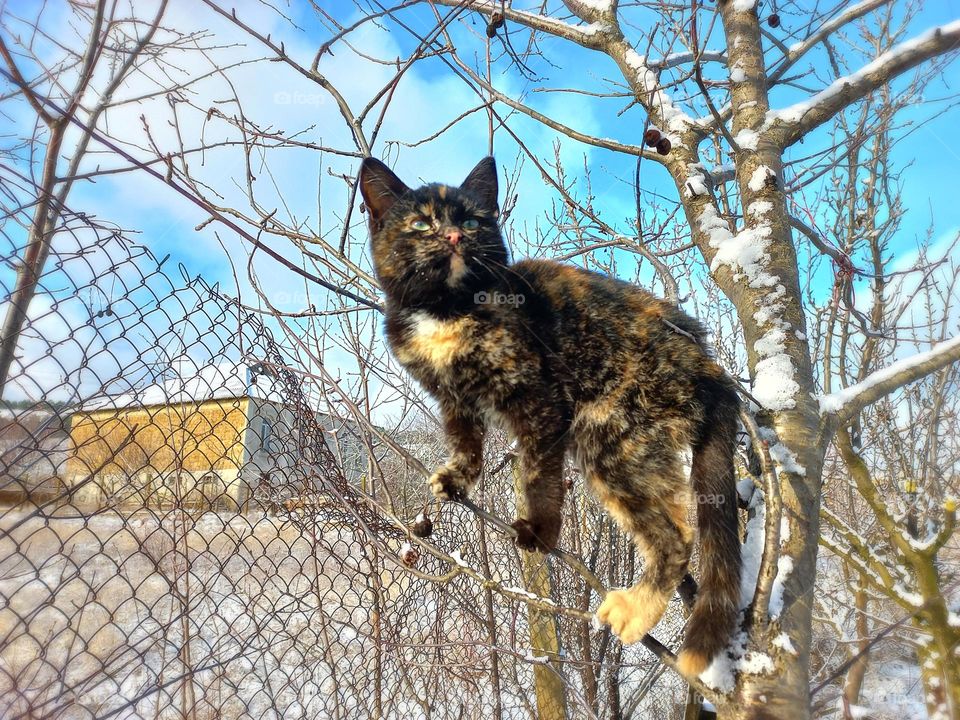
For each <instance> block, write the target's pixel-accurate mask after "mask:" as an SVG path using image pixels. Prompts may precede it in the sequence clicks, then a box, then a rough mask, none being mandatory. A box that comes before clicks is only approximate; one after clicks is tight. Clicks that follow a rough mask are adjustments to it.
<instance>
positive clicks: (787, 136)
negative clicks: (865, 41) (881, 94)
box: [765, 20, 960, 147]
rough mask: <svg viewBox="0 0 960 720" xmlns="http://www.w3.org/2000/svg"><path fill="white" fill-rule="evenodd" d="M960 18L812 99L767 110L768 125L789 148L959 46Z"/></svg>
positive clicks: (932, 30)
mask: <svg viewBox="0 0 960 720" xmlns="http://www.w3.org/2000/svg"><path fill="white" fill-rule="evenodd" d="M958 43H960V20H956V21H954V22H951V23H947V24H946V25H941V26H939V27H935V28H931V29H930V30H928V31H927V32H925V33H923V34H922V35H919V36H917V37H915V38H913V39H912V40H907V41H906V42H903V43H901V44H900V45H898V46H896V47H894V48H891V49H890V50H888V51H887V52H885V53H883V54H882V55H881V56H880V57H878V58H877V59H876V60H874V61H873V62H871V63H869V64H867V65H865V66H864V67H862V68H860V69H859V70H857V71H856V72H854V73H851V74H850V75H845V76H844V77H841V78H838V79H837V80H835V81H834V82H833V83H832V84H831V85H830V86H829V87H827V88H824V89H823V90H821V91H820V92H819V93H817V94H816V95H814V96H813V97H812V98H810V99H809V100H803V101H801V102H798V103H796V104H794V105H791V106H790V107H786V108H783V109H782V110H770V111H769V112H767V118H766V122H765V126H766V127H768V128H770V129H771V130H772V132H773V133H774V134H775V135H777V136H779V138H780V141H781V142H782V143H783V145H784V146H785V147H786V146H788V145H792V144H793V143H795V142H797V141H798V140H799V139H800V138H801V137H803V136H804V135H805V134H807V133H808V132H810V131H811V130H813V129H814V128H815V127H818V126H820V125H822V124H823V123H825V122H827V121H828V120H829V119H830V118H832V117H833V116H834V115H836V114H837V113H839V112H840V111H841V110H843V109H844V108H846V107H848V106H849V105H851V104H853V103H855V102H856V101H857V100H860V99H861V98H863V97H865V96H866V95H867V94H869V93H870V92H872V91H873V90H876V89H877V88H879V87H880V86H881V85H884V84H885V83H888V82H890V81H891V80H892V79H893V78H895V77H896V76H897V75H900V74H901V73H904V72H906V71H907V70H910V69H911V68H914V67H916V66H917V65H919V64H920V63H922V62H925V61H927V60H930V59H932V58H935V57H938V56H940V55H943V54H945V53H948V52H950V51H952V50H955V49H957V45H958Z"/></svg>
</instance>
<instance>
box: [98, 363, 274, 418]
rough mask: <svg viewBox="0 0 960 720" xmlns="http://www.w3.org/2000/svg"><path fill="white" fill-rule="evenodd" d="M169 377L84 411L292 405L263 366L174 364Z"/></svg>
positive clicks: (107, 398)
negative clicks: (245, 402) (242, 402)
mask: <svg viewBox="0 0 960 720" xmlns="http://www.w3.org/2000/svg"><path fill="white" fill-rule="evenodd" d="M164 375H166V376H167V377H165V378H163V379H161V380H160V381H158V382H156V383H152V384H150V385H145V386H143V387H140V388H133V389H131V390H129V391H127V392H123V393H119V394H115V395H100V396H95V397H92V398H90V399H88V400H87V401H85V402H84V403H83V404H82V405H81V406H80V411H81V412H91V411H96V410H111V409H120V408H129V407H145V406H153V405H178V404H182V403H202V402H208V401H211V400H229V399H234V398H237V399H239V398H256V399H259V400H266V401H269V402H276V403H288V402H291V401H292V400H293V398H287V397H286V393H284V388H283V383H282V382H281V381H280V380H279V379H278V378H277V376H276V374H275V373H274V371H273V370H272V369H271V368H269V367H266V366H264V365H263V364H261V363H256V362H251V363H246V362H219V363H212V364H209V365H205V366H201V367H198V366H197V365H196V364H195V363H192V362H181V363H176V364H174V365H172V366H171V367H170V368H169V370H168V371H165V372H164Z"/></svg>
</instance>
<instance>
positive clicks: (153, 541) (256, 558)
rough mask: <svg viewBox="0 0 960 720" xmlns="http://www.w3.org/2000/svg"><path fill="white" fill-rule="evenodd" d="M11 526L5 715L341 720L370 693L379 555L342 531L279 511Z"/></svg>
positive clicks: (0, 566) (4, 582)
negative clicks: (367, 680) (372, 596)
mask: <svg viewBox="0 0 960 720" xmlns="http://www.w3.org/2000/svg"><path fill="white" fill-rule="evenodd" d="M0 523H2V524H0V558H2V561H0V601H2V604H0V717H3V718H15V717H40V716H44V717H58V718H89V717H104V716H110V717H118V718H123V717H150V718H167V717H170V718H173V717H183V716H184V715H183V712H184V711H187V712H188V713H189V714H190V716H195V717H198V718H203V717H210V718H213V717H222V718H240V717H248V716H249V717H254V718H261V717H264V718H269V717H293V716H301V715H303V716H307V717H334V716H335V715H333V714H331V712H330V710H331V709H332V708H334V706H336V709H348V708H351V707H352V708H354V709H356V710H358V711H359V709H360V707H363V706H364V704H365V703H366V702H367V696H368V695H369V693H368V692H367V691H366V690H365V688H364V687H363V682H362V681H363V678H364V677H365V675H366V664H367V658H368V656H369V655H370V640H369V639H368V638H367V637H365V636H366V635H367V634H368V632H369V628H370V624H369V619H368V613H369V610H368V609H367V608H369V607H370V601H369V597H367V595H368V594H369V589H368V585H369V573H368V572H367V568H368V565H367V564H366V563H365V561H363V560H362V557H363V555H362V553H361V552H360V548H359V544H358V543H357V542H356V539H355V538H354V537H353V535H352V533H350V532H349V531H348V530H346V529H344V528H338V529H337V531H336V532H331V531H330V530H329V528H328V529H327V531H326V532H320V533H318V534H317V535H316V538H317V540H316V541H314V540H312V539H311V538H310V535H309V534H308V533H303V534H302V533H301V531H300V530H298V529H297V528H294V527H292V526H290V525H287V526H286V527H282V526H281V524H282V520H278V519H276V518H269V517H263V516H260V515H257V516H224V517H220V516H218V515H217V514H214V513H205V514H203V515H201V516H190V515H187V514H184V513H177V512H170V513H163V514H156V515H154V514H153V513H140V514H135V515H132V516H128V517H123V516H120V515H117V514H113V513H108V514H101V515H97V516H94V517H90V518H86V519H67V518H43V517H31V516H30V514H29V513H28V512H26V511H21V512H6V513H5V514H4V515H3V516H2V520H0ZM313 545H317V552H314V551H313V547H312V546H313ZM382 579H383V580H386V581H387V584H388V588H389V586H390V578H388V577H385V578H382ZM388 592H389V589H388ZM344 674H349V677H350V678H351V680H350V682H348V683H345V682H342V681H340V680H339V677H340V676H341V675H344ZM358 679H359V680H361V682H360V683H357V682H355V681H356V680H358ZM335 690H336V694H335V695H334V697H336V698H337V702H335V703H331V702H328V696H329V695H330V693H332V692H334V691H335Z"/></svg>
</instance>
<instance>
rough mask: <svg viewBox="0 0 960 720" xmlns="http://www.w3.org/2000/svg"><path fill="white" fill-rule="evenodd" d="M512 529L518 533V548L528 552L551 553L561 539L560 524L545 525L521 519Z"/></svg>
mask: <svg viewBox="0 0 960 720" xmlns="http://www.w3.org/2000/svg"><path fill="white" fill-rule="evenodd" d="M511 527H512V528H513V529H514V530H516V531H517V537H516V543H517V547H519V548H520V549H522V550H526V551H527V552H534V551H537V552H550V551H551V550H553V549H554V548H555V547H556V546H557V540H559V539H560V523H544V522H535V521H533V520H527V519H526V518H520V519H519V520H514V521H513V523H512V524H511Z"/></svg>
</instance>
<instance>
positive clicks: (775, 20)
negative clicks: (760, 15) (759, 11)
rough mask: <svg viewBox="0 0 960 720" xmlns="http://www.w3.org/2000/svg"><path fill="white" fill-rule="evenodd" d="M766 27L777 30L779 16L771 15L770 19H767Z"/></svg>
mask: <svg viewBox="0 0 960 720" xmlns="http://www.w3.org/2000/svg"><path fill="white" fill-rule="evenodd" d="M767 25H769V26H770V27H772V28H778V27H780V16H779V15H777V14H776V13H774V14H773V15H771V16H770V17H768V18H767Z"/></svg>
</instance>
